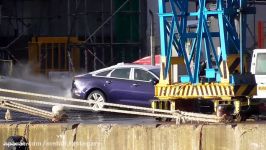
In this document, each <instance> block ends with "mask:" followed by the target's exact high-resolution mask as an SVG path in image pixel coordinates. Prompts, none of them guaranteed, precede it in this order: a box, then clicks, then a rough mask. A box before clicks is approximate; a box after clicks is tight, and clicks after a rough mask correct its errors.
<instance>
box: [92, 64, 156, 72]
mask: <svg viewBox="0 0 266 150" xmlns="http://www.w3.org/2000/svg"><path fill="white" fill-rule="evenodd" d="M129 67H133V68H142V69H144V70H152V69H160V66H158V65H155V66H153V65H139V64H131V63H118V64H116V65H113V66H110V67H107V68H103V69H99V70H96V71H93V72H90V74H97V73H99V72H103V71H105V70H109V69H115V68H129Z"/></svg>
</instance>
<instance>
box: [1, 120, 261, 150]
mask: <svg viewBox="0 0 266 150" xmlns="http://www.w3.org/2000/svg"><path fill="white" fill-rule="evenodd" d="M0 135H1V136H0V144H1V146H2V148H1V149H3V147H4V145H5V144H8V143H7V142H6V140H7V139H8V137H10V136H14V135H20V136H24V137H26V138H27V139H28V144H29V147H30V150H50V149H52V150H73V149H74V150H85V149H87V150H265V149H266V123H265V122H260V123H245V124H208V125H207V124H197V125H196V124H184V125H175V124H144V125H132V124H69V123H56V124H53V123H46V124H10V123H2V124H0Z"/></svg>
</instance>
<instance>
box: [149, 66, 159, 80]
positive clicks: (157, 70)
mask: <svg viewBox="0 0 266 150" xmlns="http://www.w3.org/2000/svg"><path fill="white" fill-rule="evenodd" d="M150 72H152V73H154V74H155V75H156V76H157V77H158V78H159V77H160V68H156V69H151V70H150Z"/></svg>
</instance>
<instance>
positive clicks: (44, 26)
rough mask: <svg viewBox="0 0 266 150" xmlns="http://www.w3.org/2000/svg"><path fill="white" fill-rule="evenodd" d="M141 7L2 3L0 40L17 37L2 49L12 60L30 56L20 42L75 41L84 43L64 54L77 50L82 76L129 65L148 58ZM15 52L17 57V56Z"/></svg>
mask: <svg viewBox="0 0 266 150" xmlns="http://www.w3.org/2000/svg"><path fill="white" fill-rule="evenodd" d="M146 3H147V2H146V1H143V0H99V1H94V0H66V1H64V0H57V1H51V0H50V1H42V0H39V1H33V0H27V1H26V0H22V1H18V0H11V1H8V0H4V1H3V2H2V20H1V24H0V26H1V28H0V31H1V32H0V37H1V38H5V39H8V38H10V39H12V38H13V39H14V37H15V38H16V37H19V39H17V40H16V42H15V43H16V44H13V47H12V46H9V47H8V48H7V49H8V50H9V51H11V52H12V53H13V54H15V57H20V56H23V57H25V58H28V56H29V55H27V54H26V53H27V50H28V47H27V43H26V44H25V42H24V43H21V44H20V41H25V40H22V39H26V40H28V41H32V40H31V38H32V37H46V36H47V37H67V38H70V37H77V38H78V40H79V41H83V42H81V43H80V44H77V43H71V42H68V43H67V49H72V48H73V47H75V48H78V49H80V52H81V54H80V55H81V56H82V57H80V68H83V69H85V70H86V71H90V70H95V69H99V68H101V67H105V66H109V65H112V64H115V63H117V62H121V61H124V62H131V61H133V60H135V59H137V58H140V57H142V56H144V55H146V54H147V52H146V26H147V21H146V17H147V16H146V9H147V8H146V5H147V4H146ZM7 43H9V42H8V41H7V42H6V44H5V45H7ZM5 45H3V46H5ZM17 45H18V46H20V47H17ZM11 47H12V48H11ZM21 47H23V48H21ZM18 49H19V50H21V52H19V54H16V53H18ZM21 53H24V54H21ZM25 54H26V55H25Z"/></svg>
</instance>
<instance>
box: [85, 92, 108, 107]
mask: <svg viewBox="0 0 266 150" xmlns="http://www.w3.org/2000/svg"><path fill="white" fill-rule="evenodd" d="M87 100H90V101H93V102H94V103H90V106H91V107H92V108H93V110H94V111H98V110H99V109H102V108H103V107H104V102H105V101H106V99H105V96H104V94H103V93H102V92H101V91H99V90H94V91H92V92H91V93H90V94H89V95H88V97H87Z"/></svg>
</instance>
